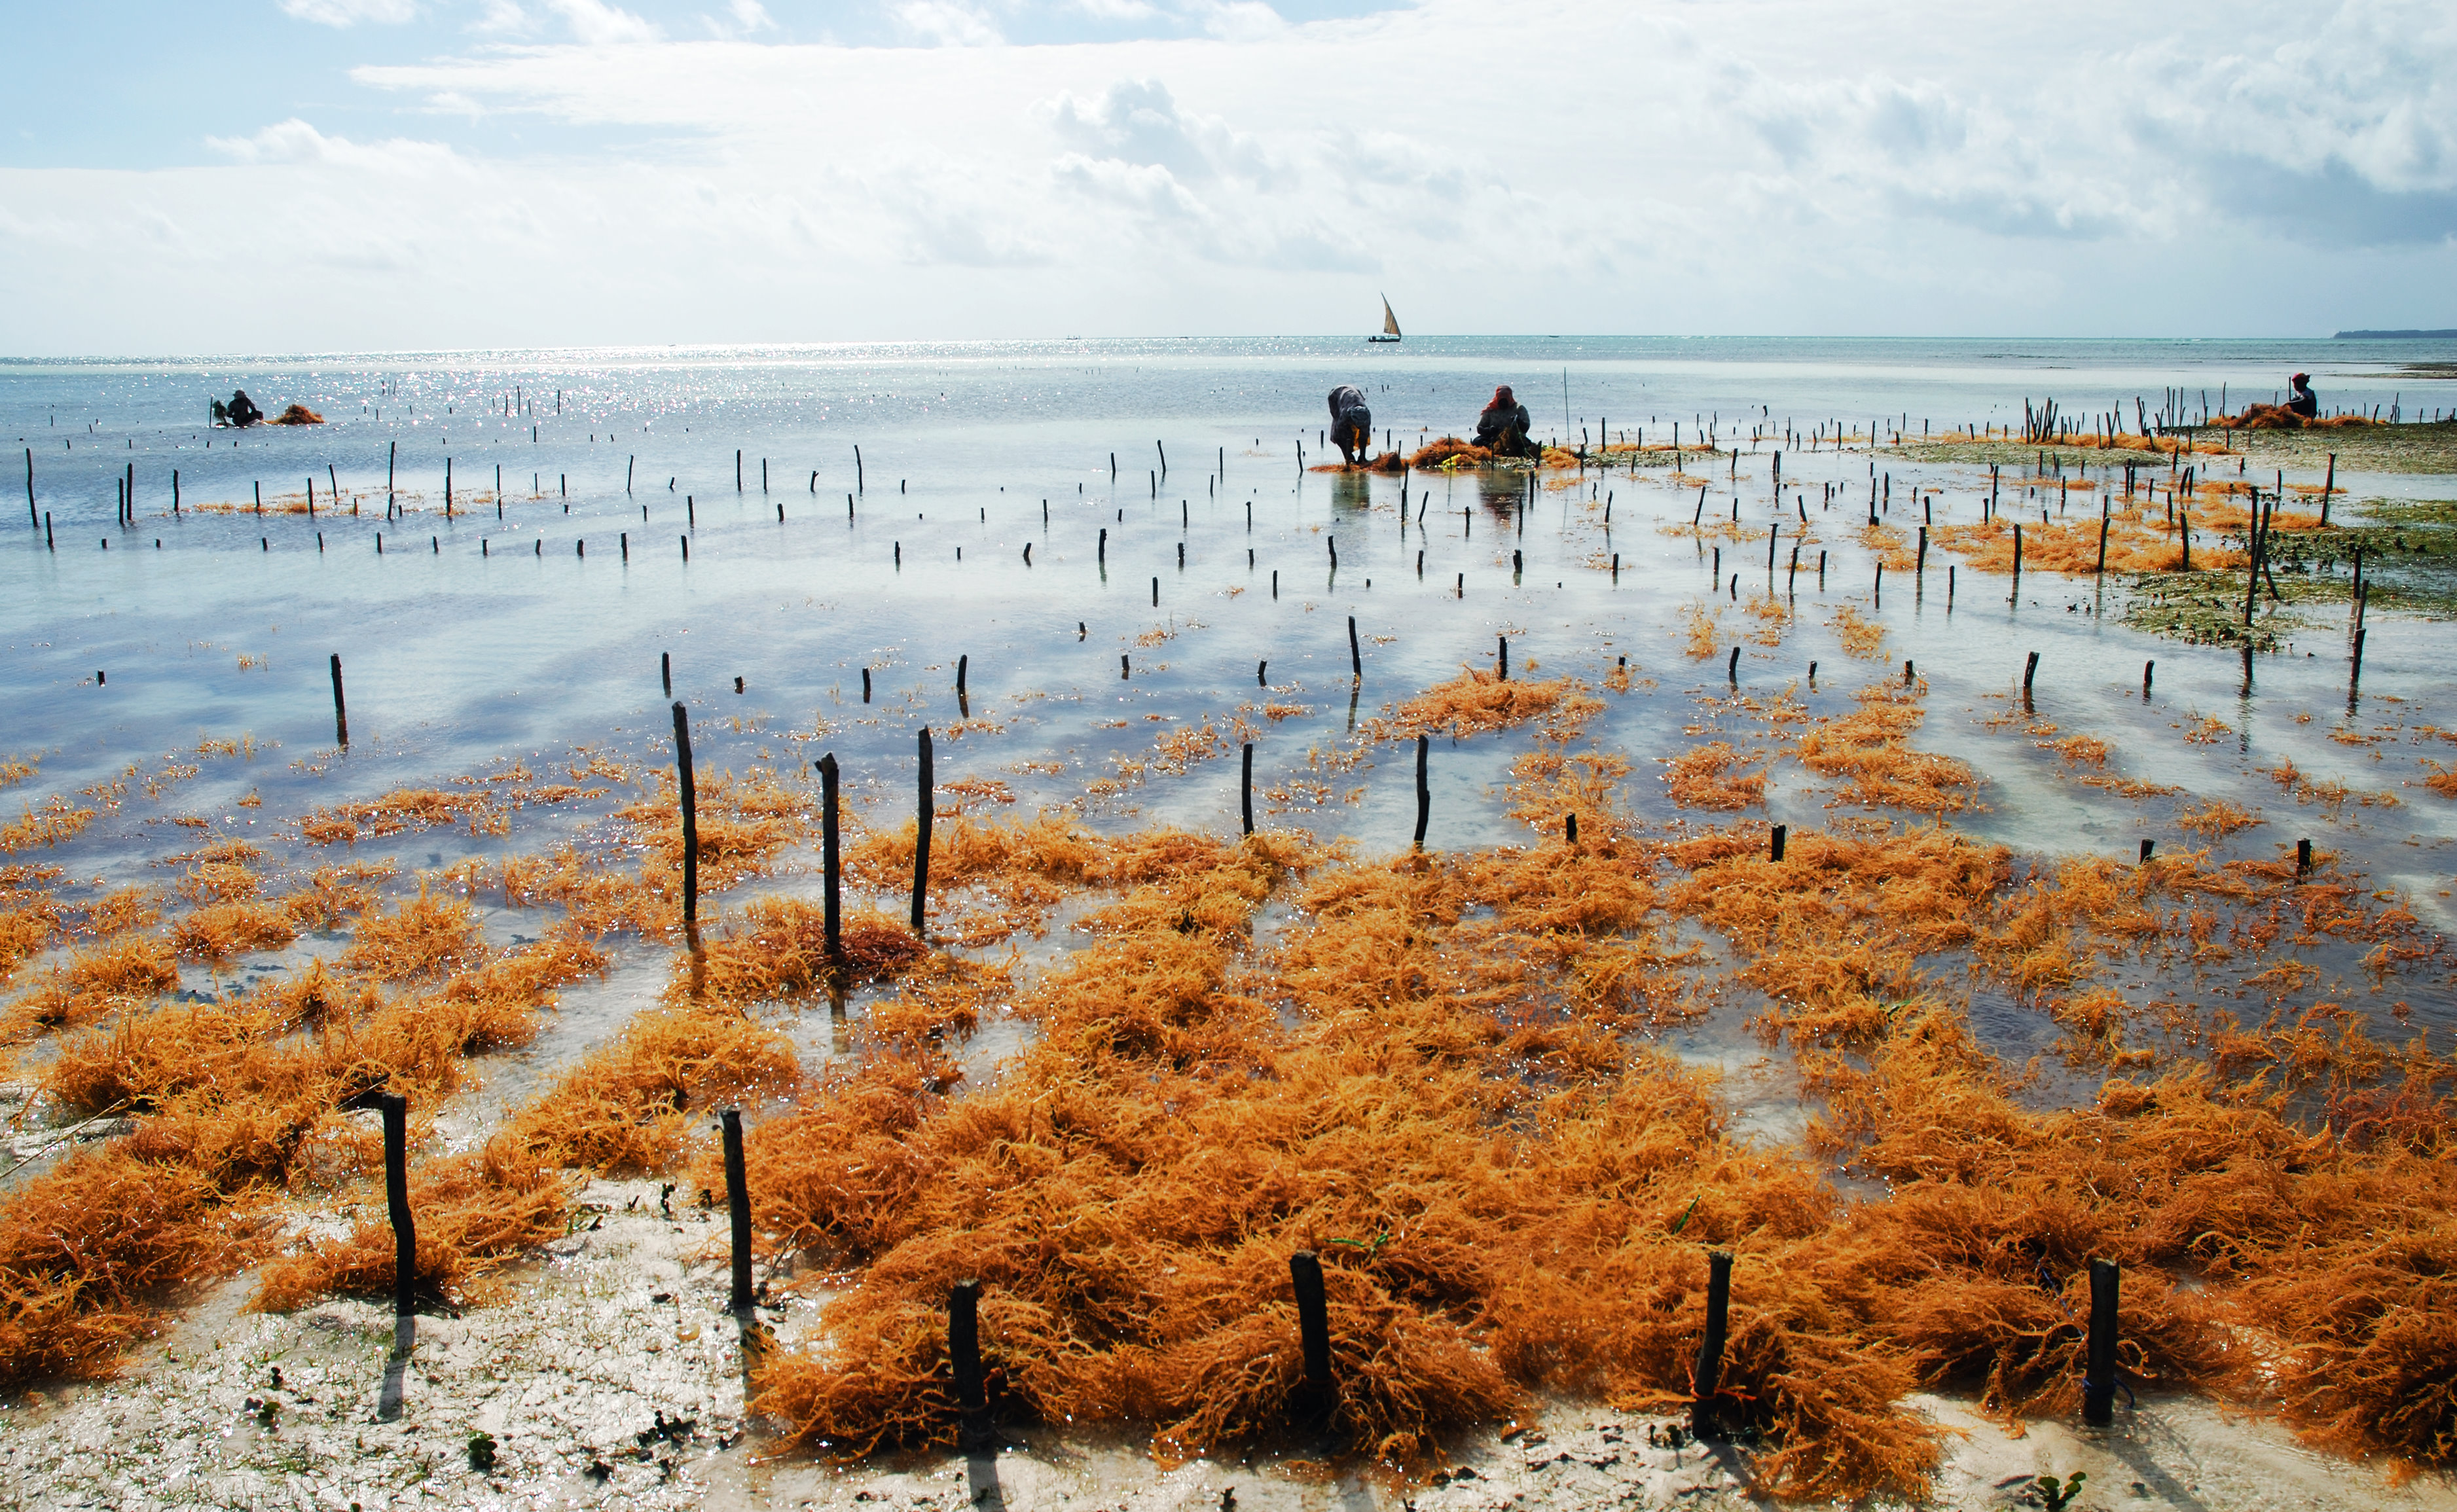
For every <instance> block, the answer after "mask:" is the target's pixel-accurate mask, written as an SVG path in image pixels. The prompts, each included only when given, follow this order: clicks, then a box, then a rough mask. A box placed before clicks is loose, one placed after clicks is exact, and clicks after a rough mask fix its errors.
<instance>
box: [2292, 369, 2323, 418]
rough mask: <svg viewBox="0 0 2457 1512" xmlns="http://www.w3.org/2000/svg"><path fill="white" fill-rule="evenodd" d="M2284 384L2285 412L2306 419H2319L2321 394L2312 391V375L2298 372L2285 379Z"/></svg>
mask: <svg viewBox="0 0 2457 1512" xmlns="http://www.w3.org/2000/svg"><path fill="white" fill-rule="evenodd" d="M2286 385H2287V387H2286V409H2287V413H2289V414H2291V415H2301V416H2302V417H2303V418H2304V419H2307V420H2309V419H2320V417H2321V396H2319V395H2318V394H2315V393H2313V392H2312V375H2311V374H2309V373H2298V374H2296V375H2295V376H2294V377H2293V378H2288V379H2287V380H2286Z"/></svg>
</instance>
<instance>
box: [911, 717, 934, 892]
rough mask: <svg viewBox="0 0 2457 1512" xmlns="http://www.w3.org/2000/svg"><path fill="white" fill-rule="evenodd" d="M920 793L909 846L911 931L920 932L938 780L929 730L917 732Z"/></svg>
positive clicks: (923, 728)
mask: <svg viewBox="0 0 2457 1512" xmlns="http://www.w3.org/2000/svg"><path fill="white" fill-rule="evenodd" d="M920 784H921V790H920V794H919V807H918V809H917V811H916V813H915V816H914V843H913V932H914V933H915V934H917V935H919V934H920V933H921V916H922V909H923V908H924V906H925V904H926V902H927V900H928V898H929V894H930V821H931V819H932V818H933V817H934V815H933V813H932V811H931V810H932V808H933V807H934V802H933V799H932V797H931V794H932V792H933V791H934V790H935V789H936V788H937V787H938V778H937V774H936V770H935V767H934V765H933V762H932V758H931V754H930V730H929V727H928V726H927V725H924V726H923V727H922V730H921V773H920Z"/></svg>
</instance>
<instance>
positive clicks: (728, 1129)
mask: <svg viewBox="0 0 2457 1512" xmlns="http://www.w3.org/2000/svg"><path fill="white" fill-rule="evenodd" d="M717 1116H718V1121H719V1122H720V1123H721V1124H722V1125H723V1126H724V1130H725V1212H726V1216H727V1218H728V1219H729V1220H731V1224H732V1227H733V1289H732V1291H731V1292H730V1293H729V1294H728V1297H727V1306H728V1310H729V1311H731V1312H732V1313H733V1315H734V1316H735V1317H736V1318H746V1319H747V1318H748V1317H749V1315H750V1312H751V1178H750V1176H749V1175H746V1174H745V1173H744V1171H743V1169H742V1110H740V1109H739V1108H728V1109H726V1110H725V1112H724V1113H722V1114H718V1115H717Z"/></svg>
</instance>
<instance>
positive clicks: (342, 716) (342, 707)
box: [333, 651, 350, 748]
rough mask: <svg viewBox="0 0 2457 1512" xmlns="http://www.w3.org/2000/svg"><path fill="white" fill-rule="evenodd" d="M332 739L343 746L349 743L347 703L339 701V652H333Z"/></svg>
mask: <svg viewBox="0 0 2457 1512" xmlns="http://www.w3.org/2000/svg"><path fill="white" fill-rule="evenodd" d="M333 739H334V740H335V741H336V742H338V743H340V744H341V746H343V747H344V748H347V746H349V744H350V710H349V705H346V704H343V703H342V702H341V652H339V651H336V652H334V653H333Z"/></svg>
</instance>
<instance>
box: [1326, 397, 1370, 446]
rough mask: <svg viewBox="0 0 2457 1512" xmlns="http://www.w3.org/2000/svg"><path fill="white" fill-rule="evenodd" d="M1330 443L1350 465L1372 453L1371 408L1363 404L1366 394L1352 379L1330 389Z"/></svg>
mask: <svg viewBox="0 0 2457 1512" xmlns="http://www.w3.org/2000/svg"><path fill="white" fill-rule="evenodd" d="M1331 443H1332V445H1334V446H1336V447H1338V448H1339V457H1340V460H1342V461H1344V462H1346V463H1347V464H1348V465H1349V466H1351V467H1353V466H1355V465H1356V464H1358V463H1359V462H1363V461H1367V460H1371V459H1372V457H1373V411H1372V410H1370V409H1367V408H1366V407H1365V395H1364V393H1363V391H1362V390H1360V389H1358V388H1357V386H1356V385H1355V384H1353V383H1342V384H1341V385H1339V387H1337V388H1335V389H1332V391H1331Z"/></svg>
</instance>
